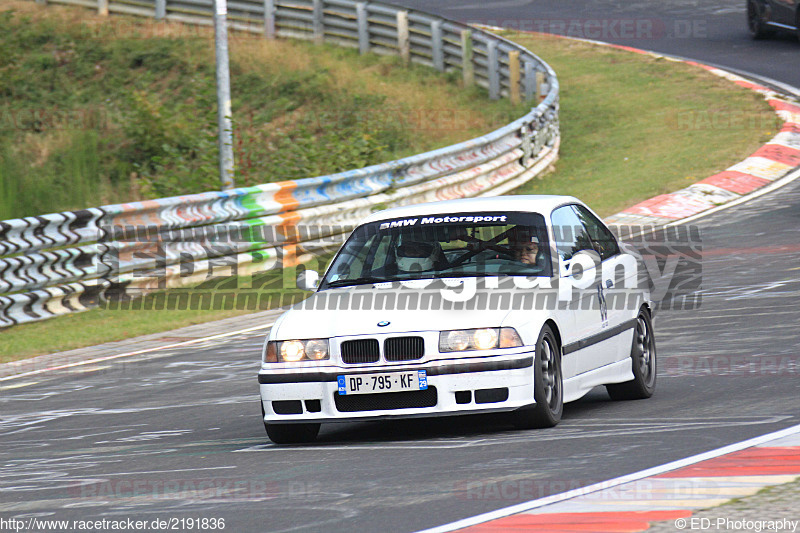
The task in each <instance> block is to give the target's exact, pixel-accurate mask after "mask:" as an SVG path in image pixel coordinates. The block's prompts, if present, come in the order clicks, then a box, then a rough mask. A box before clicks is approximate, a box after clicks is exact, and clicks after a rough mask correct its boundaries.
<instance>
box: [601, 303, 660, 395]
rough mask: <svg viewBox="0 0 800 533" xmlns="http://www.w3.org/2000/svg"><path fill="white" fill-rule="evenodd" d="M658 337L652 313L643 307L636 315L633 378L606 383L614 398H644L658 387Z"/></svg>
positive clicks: (632, 346)
mask: <svg viewBox="0 0 800 533" xmlns="http://www.w3.org/2000/svg"><path fill="white" fill-rule="evenodd" d="M656 363H657V361H656V338H655V335H654V333H653V321H652V320H651V319H650V313H649V312H648V311H647V309H644V308H642V309H641V310H640V311H639V315H638V316H637V317H636V331H635V332H634V335H633V343H632V345H631V365H632V370H633V379H632V380H630V381H626V382H625V383H616V384H614V385H606V390H607V391H608V395H609V396H611V399H612V400H642V399H645V398H649V397H650V396H652V395H653V392H654V391H655V389H656V371H657V364H656Z"/></svg>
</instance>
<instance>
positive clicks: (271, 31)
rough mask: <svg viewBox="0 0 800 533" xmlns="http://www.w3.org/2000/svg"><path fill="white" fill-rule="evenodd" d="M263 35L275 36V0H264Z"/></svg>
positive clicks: (269, 37)
mask: <svg viewBox="0 0 800 533" xmlns="http://www.w3.org/2000/svg"><path fill="white" fill-rule="evenodd" d="M264 37H266V38H267V39H274V38H275V0H264Z"/></svg>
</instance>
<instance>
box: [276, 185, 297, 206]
mask: <svg viewBox="0 0 800 533" xmlns="http://www.w3.org/2000/svg"><path fill="white" fill-rule="evenodd" d="M278 185H279V186H280V189H278V192H276V193H275V196H274V197H273V198H275V201H276V202H278V203H279V204H281V212H285V211H294V210H295V209H297V207H298V206H299V205H300V202H298V201H297V199H296V198H295V197H294V196H293V195H292V191H294V190H295V189H296V188H297V182H294V181H281V182H280V183H278Z"/></svg>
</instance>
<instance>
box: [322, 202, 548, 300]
mask: <svg viewBox="0 0 800 533" xmlns="http://www.w3.org/2000/svg"><path fill="white" fill-rule="evenodd" d="M550 265H551V263H550V254H549V246H548V244H547V230H546V227H545V222H544V217H542V216H541V215H540V214H538V213H455V214H453V213H448V214H436V215H424V216H419V217H415V218H413V217H412V218H403V219H390V220H380V221H377V222H372V223H369V224H364V225H362V226H359V227H358V228H356V230H355V231H354V232H353V234H352V235H351V236H350V238H349V239H348V240H347V242H346V243H345V244H344V246H343V247H342V249H341V250H340V251H339V253H338V254H337V255H336V257H335V258H334V260H333V263H332V264H331V266H330V268H329V269H328V272H327V273H326V275H325V278H324V279H323V280H322V283H321V285H320V288H321V289H327V288H333V287H344V286H349V285H361V284H365V283H380V282H391V281H404V280H414V279H431V278H460V277H483V276H547V277H549V276H550V275H551V266H550Z"/></svg>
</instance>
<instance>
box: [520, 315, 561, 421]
mask: <svg viewBox="0 0 800 533" xmlns="http://www.w3.org/2000/svg"><path fill="white" fill-rule="evenodd" d="M560 354H561V350H560V349H559V346H558V342H557V341H556V336H555V334H553V330H552V329H551V328H550V326H545V327H543V328H542V331H541V333H539V339H538V340H537V342H536V356H535V358H534V362H533V398H534V400H535V401H536V405H533V406H531V407H524V408H522V409H520V410H518V411H516V412H515V413H514V425H515V426H517V427H518V428H521V429H530V428H549V427H553V426H555V425H556V424H558V423H559V421H561V414H562V412H563V411H564V394H563V393H564V388H563V379H562V376H561V355H560Z"/></svg>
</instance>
